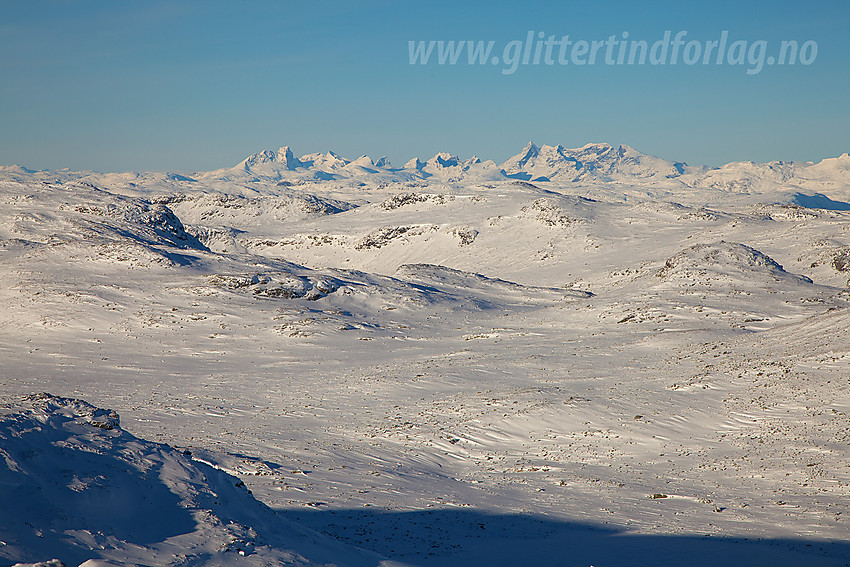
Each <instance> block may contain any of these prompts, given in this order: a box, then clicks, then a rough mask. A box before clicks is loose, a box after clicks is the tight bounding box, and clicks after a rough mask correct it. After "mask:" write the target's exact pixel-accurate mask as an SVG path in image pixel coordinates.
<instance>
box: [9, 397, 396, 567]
mask: <svg viewBox="0 0 850 567" xmlns="http://www.w3.org/2000/svg"><path fill="white" fill-rule="evenodd" d="M0 440H2V446H0V456H2V457H3V460H2V465H0V484H2V486H3V487H4V489H3V491H0V540H2V541H3V542H4V545H3V546H2V547H0V557H2V558H4V559H6V560H7V561H11V562H15V561H28V562H34V561H37V560H46V559H48V558H51V557H55V558H59V559H60V561H62V562H64V563H65V564H66V565H78V564H82V563H83V562H86V561H90V563H89V565H91V564H92V563H93V561H91V560H100V561H106V562H108V563H111V564H120V565H127V564H134V563H136V564H143V565H174V564H175V563H181V564H186V563H188V564H192V565H207V564H209V565H230V564H239V565H268V564H269V562H272V563H273V564H275V565H321V564H325V563H327V562H328V561H329V560H331V559H332V560H333V561H345V563H346V564H351V565H364V566H365V565H377V564H379V563H383V562H382V561H381V559H380V558H378V557H376V556H375V555H374V554H370V553H366V552H363V551H360V550H356V549H353V548H346V547H345V546H343V545H340V544H339V543H337V542H334V541H331V540H330V539H328V538H323V537H322V536H320V535H319V534H317V533H311V532H309V531H307V530H305V529H303V528H301V527H298V526H296V525H294V524H292V523H290V522H289V521H287V520H285V519H284V518H280V517H278V516H277V515H276V514H275V512H274V511H273V510H271V509H269V508H268V507H266V506H264V505H263V504H261V503H260V502H257V501H256V500H255V499H254V498H253V497H252V496H251V493H250V491H249V490H248V489H247V488H245V484H244V483H243V482H242V481H240V480H239V479H238V478H235V477H233V476H230V475H228V474H226V473H224V472H221V471H220V470H216V469H214V468H212V467H210V466H208V465H205V464H203V463H202V462H199V461H197V460H193V458H192V454H191V452H190V451H188V450H186V451H178V450H176V449H174V448H172V447H169V446H167V445H162V444H159V443H151V442H149V441H145V440H143V439H139V438H138V437H135V436H133V435H131V434H130V433H128V432H127V431H125V430H123V429H122V428H121V426H120V425H119V417H118V415H117V414H116V413H115V412H113V411H111V410H103V409H100V408H97V407H95V406H92V405H90V404H88V403H86V402H84V401H82V400H76V399H70V398H62V397H57V396H51V395H49V394H39V395H34V396H29V397H27V398H25V399H23V400H20V401H19V402H15V403H4V404H3V405H2V406H0ZM383 564H385V565H390V562H386V563H383Z"/></svg>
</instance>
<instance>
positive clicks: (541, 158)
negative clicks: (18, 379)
mask: <svg viewBox="0 0 850 567" xmlns="http://www.w3.org/2000/svg"><path fill="white" fill-rule="evenodd" d="M704 169H705V168H690V167H688V166H687V165H685V164H683V163H680V162H671V161H666V160H663V159H660V158H657V157H653V156H649V155H646V154H642V153H640V152H638V151H636V150H634V149H633V148H630V147H629V146H623V145H621V146H619V147H616V148H615V147H614V146H611V145H610V144H606V143H596V144H587V145H585V146H583V147H581V148H577V149H567V148H564V147H563V146H561V145H558V146H546V145H544V146H541V147H538V146H536V145H535V144H534V143H533V142H529V143H528V144H527V145H526V146H525V147H524V148H523V149H522V151H521V152H520V153H518V154H517V155H515V156H513V157H511V158H509V159H508V160H506V161H505V162H504V163H502V164H501V165H497V164H496V163H495V162H494V161H492V160H486V161H482V160H481V159H479V158H478V157H476V156H473V157H471V158H469V159H460V158H459V157H458V156H456V155H452V154H449V153H445V152H441V153H438V154H436V155H435V156H434V157H432V158H430V159H428V160H426V161H422V160H420V159H419V158H418V157H417V158H413V159H411V160H409V161H408V162H406V163H405V164H404V165H403V166H402V167H400V168H394V167H392V166H391V164H390V162H389V160H388V159H387V158H386V157H381V158H380V159H378V160H372V159H371V158H370V157H369V156H365V155H364V156H361V157H359V158H357V159H355V160H349V159H345V158H343V157H340V156H339V155H337V154H335V153H334V152H330V151H329V152H327V153H325V154H321V153H316V154H307V155H304V156H301V157H300V158H296V157H295V155H294V154H293V153H292V149H291V148H290V147H289V146H284V147H282V148H280V149H278V150H277V151H274V150H263V151H261V152H258V153H255V154H252V155H250V156H248V157H247V158H245V159H244V160H242V161H241V162H239V164H237V165H236V166H235V167H233V168H231V169H230V170H219V172H220V173H223V172H225V171H230V172H238V173H248V174H252V175H258V176H263V177H268V176H272V177H274V176H279V177H281V178H283V177H288V175H287V173H286V172H295V173H301V174H306V175H308V176H309V175H311V174H312V176H314V177H316V178H319V179H325V180H329V179H342V178H350V177H357V176H361V175H364V174H365V175H369V174H371V175H377V176H379V177H389V178H399V179H402V180H411V179H417V178H418V179H427V178H430V177H435V178H438V179H446V180H454V181H460V180H461V179H465V178H479V179H480V178H489V179H493V180H499V179H501V180H504V179H519V180H523V181H582V180H600V181H610V180H612V179H613V178H614V177H617V176H630V177H637V178H644V179H646V178H656V177H657V178H665V179H666V178H672V177H677V176H680V175H682V174H683V173H684V172H685V171H686V170H689V171H703V170H704Z"/></svg>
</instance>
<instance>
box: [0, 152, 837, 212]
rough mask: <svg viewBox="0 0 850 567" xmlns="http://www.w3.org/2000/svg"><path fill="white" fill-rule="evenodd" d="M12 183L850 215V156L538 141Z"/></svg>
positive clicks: (27, 176) (16, 173)
mask: <svg viewBox="0 0 850 567" xmlns="http://www.w3.org/2000/svg"><path fill="white" fill-rule="evenodd" d="M4 180H5V181H19V182H31V181H41V182H45V183H56V182H58V183H63V182H67V181H83V182H86V183H90V184H94V185H97V186H103V187H112V188H120V189H122V190H125V191H127V192H130V193H135V192H137V191H148V192H149V191H186V190H208V189H215V190H220V191H224V192H236V193H245V194H266V193H268V192H269V191H273V192H274V191H279V190H280V189H279V188H280V187H288V186H294V185H304V184H314V183H324V182H329V181H332V182H339V183H341V184H343V185H348V186H355V187H356V186H373V187H374V186H382V185H390V184H393V183H405V184H430V183H448V184H470V183H472V184H498V183H504V182H506V181H523V182H531V183H542V184H550V186H552V187H557V186H562V185H569V184H579V185H593V186H601V187H607V188H610V189H612V190H619V191H622V190H624V188H626V187H627V188H630V190H641V191H644V192H647V193H648V194H651V195H655V196H659V195H661V194H667V195H671V196H672V195H679V198H683V197H682V195H681V194H682V192H683V191H684V192H686V193H687V194H688V195H689V196H690V197H694V195H696V194H697V193H698V194H699V195H701V196H702V197H700V198H701V199H702V201H703V202H704V203H708V202H712V201H713V200H714V199H716V198H725V197H724V196H727V197H728V195H729V194H735V195H738V196H759V195H761V196H766V197H765V198H766V199H767V201H769V202H782V203H786V204H798V205H802V206H806V207H814V208H826V209H835V210H850V204H848V203H850V154H847V153H844V154H842V155H840V156H838V157H834V158H827V159H824V160H822V161H820V162H818V163H812V162H783V161H772V162H768V163H755V162H749V161H743V162H732V163H728V164H726V165H723V166H720V167H707V166H691V165H688V164H686V163H683V162H680V161H670V160H666V159H662V158H660V157H656V156H652V155H648V154H644V153H641V152H639V151H637V150H635V149H634V148H632V147H629V146H626V145H620V146H612V145H611V144H607V143H604V142H600V143H591V144H585V145H584V146H582V147H580V148H572V149H570V148H565V147H564V146H561V145H556V146H548V145H543V146H537V145H536V144H534V143H533V142H529V143H528V144H526V146H525V147H524V148H523V149H522V150H521V151H520V152H519V153H518V154H516V155H514V156H512V157H510V158H508V159H507V160H505V161H504V162H502V163H501V164H497V163H496V162H494V161H493V160H481V159H479V158H478V157H477V156H473V157H471V158H467V159H462V158H460V157H458V156H457V155H453V154H450V153H446V152H441V153H438V154H436V155H434V156H433V157H431V158H430V159H427V160H425V161H423V160H421V159H420V158H418V157H415V158H413V159H410V160H409V161H407V162H406V163H404V165H402V166H401V167H395V166H393V165H392V164H391V163H390V160H389V159H387V157H386V156H384V157H381V158H379V159H372V158H371V157H369V156H366V155H364V156H360V157H358V158H357V159H348V158H344V157H342V156H340V155H338V154H336V153H334V152H332V151H328V152H326V153H313V154H306V155H302V156H300V157H296V155H295V153H294V152H293V151H292V149H291V148H290V147H289V146H283V147H281V148H279V149H278V150H270V149H269V150H263V151H260V152H257V153H255V154H252V155H250V156H248V157H246V158H245V159H243V160H242V161H240V162H239V163H238V164H236V165H235V166H232V167H225V168H222V169H217V170H213V171H206V172H197V173H188V174H175V173H168V172H145V173H137V172H125V173H95V172H91V171H84V172H75V171H70V170H59V171H33V170H31V169H27V168H25V167H21V166H17V165H10V166H0V181H4ZM276 188H278V189H276ZM827 195H828V196H827ZM703 197H704V198H703ZM694 198H695V197H694ZM759 199H761V197H759ZM692 200H693V199H692ZM698 200H699V199H698ZM761 200H765V199H761Z"/></svg>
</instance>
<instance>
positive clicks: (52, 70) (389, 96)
mask: <svg viewBox="0 0 850 567" xmlns="http://www.w3.org/2000/svg"><path fill="white" fill-rule="evenodd" d="M848 29H850V3H848V2H846V1H843V0H842V1H830V2H826V1H822V2H817V1H815V2H809V3H806V4H804V3H802V2H783V1H772V2H742V1H740V0H739V1H735V2H725V1H713V2H701V3H697V2H681V1H677V2H660V1H659V2H646V3H639V2H619V1H610V0H609V1H607V2H604V3H601V2H587V1H582V2H572V1H557V2H538V3H534V4H533V5H532V6H528V5H525V4H523V3H519V2H516V1H511V2H503V1H488V2H468V3H462V4H461V3H455V2H421V3H413V2H400V1H397V0H396V1H363V2H357V3H354V2H331V1H324V0H313V1H310V2H298V3H295V2H272V1H267V2H250V1H248V2H239V3H237V2H215V1H191V2H190V1H181V0H169V1H167V2H157V1H150V2H115V1H112V0H110V1H100V2H95V1H86V0H80V1H70V0H68V1H55V2H47V1H41V0H28V1H27V2H12V1H6V2H2V3H0V72H2V77H3V80H2V82H0V102H1V103H2V104H0V164H12V163H18V164H21V165H25V166H28V167H32V168H38V169H44V168H47V169H56V168H62V167H69V168H72V169H95V170H100V171H124V170H187V171H189V170H206V169H214V168H217V167H224V166H229V165H232V164H235V163H237V162H238V161H240V160H241V159H242V158H243V157H245V156H246V155H248V154H251V153H253V152H255V151H259V150H261V149H264V148H277V147H278V146H281V145H290V146H292V147H293V150H294V151H295V153H296V155H300V154H304V153H309V152H319V151H326V150H329V149H330V150H333V151H335V152H337V153H339V154H341V155H343V156H345V157H350V158H354V157H357V156H359V155H362V154H368V155H370V156H372V157H373V158H377V157H379V156H381V155H384V154H386V155H388V156H389V157H390V158H391V160H392V161H393V163H394V164H396V165H401V164H402V163H403V162H404V161H406V160H407V159H409V158H411V157H415V156H418V157H421V158H427V157H430V156H431V155H433V154H434V153H436V152H438V151H448V152H451V153H455V154H459V155H460V156H461V157H469V156H471V155H473V154H477V155H478V156H479V157H482V158H489V159H495V160H496V161H501V160H504V159H505V158H507V157H509V156H510V155H512V154H515V153H517V152H518V151H519V150H520V149H521V148H522V146H523V145H525V143H526V142H527V141H528V140H534V141H535V142H536V143H538V144H558V143H560V144H563V145H565V146H567V147H577V146H581V145H583V144H584V143H586V142H591V141H607V142H609V143H612V144H620V143H623V144H628V145H630V146H633V147H635V148H636V149H638V150H640V151H643V152H645V153H650V154H654V155H659V156H661V157H664V158H667V159H675V160H681V161H686V162H688V163H691V164H709V165H720V164H722V163H726V162H728V161H732V160H754V161H769V160H774V159H778V160H809V161H817V160H820V159H822V158H824V157H830V156H836V155H839V154H841V153H843V152H847V151H850V108H848V103H847V100H848V98H850V97H848V93H850V33H848V32H847V30H848ZM665 30H671V31H672V32H673V33H674V34H675V33H676V32H678V31H686V32H687V36H686V39H687V40H698V41H700V42H705V41H709V40H716V39H717V38H718V37H719V36H720V34H721V32H722V31H724V30H726V31H728V32H729V37H730V41H732V40H744V41H747V42H748V44H749V45H752V43H753V42H756V41H759V40H764V41H766V42H768V46H767V48H766V50H765V52H766V53H768V54H771V53H775V52H778V49H779V47H778V46H779V43H780V41H782V40H796V41H798V42H799V43H800V44H802V43H803V42H805V41H807V40H813V41H814V42H816V43H817V56H816V58H815V59H814V61H813V62H811V64H809V65H803V64H800V63H799V62H798V63H797V64H796V65H785V66H765V67H764V68H763V69H762V70H761V72H759V73H757V74H747V72H746V69H747V68H751V67H750V66H749V65H743V66H742V65H731V64H723V65H715V64H709V65H702V64H699V63H697V64H695V65H684V64H682V63H681V61H680V62H679V63H678V64H675V65H671V64H667V65H655V66H653V65H649V64H646V65H619V66H618V65H605V64H603V63H602V62H601V61H599V62H597V64H595V65H585V66H577V65H571V64H567V65H559V64H556V65H551V66H547V65H544V64H540V65H536V66H535V65H530V64H529V65H526V66H519V67H518V68H517V70H516V72H515V73H513V74H510V75H506V74H504V73H502V72H501V70H502V69H503V68H504V67H503V66H500V65H489V64H487V65H469V64H468V63H467V62H466V61H465V58H464V59H462V60H461V62H459V63H458V64H456V65H448V64H446V65H438V64H436V62H433V61H432V62H431V63H429V64H427V65H411V64H410V63H409V54H408V41H410V40H414V41H419V40H423V41H429V40H435V41H436V40H456V41H458V40H473V41H491V40H492V41H494V42H495V47H494V53H495V54H498V55H500V54H502V53H503V46H505V45H506V44H507V43H508V42H510V41H512V40H525V38H526V35H527V33H528V32H529V31H534V32H541V31H542V32H544V34H545V35H546V36H547V37H548V36H549V35H554V36H557V37H558V38H560V37H562V36H564V35H569V36H570V38H571V39H572V40H582V39H583V40H587V41H592V40H604V39H606V38H607V37H609V36H610V35H612V34H613V35H616V36H617V37H618V38H619V37H621V34H622V33H623V32H628V34H629V38H630V39H633V40H645V41H647V43H648V44H650V45H651V44H652V43H653V42H655V41H657V40H659V39H661V38H662V37H663V33H664V31H665ZM464 57H465V56H464Z"/></svg>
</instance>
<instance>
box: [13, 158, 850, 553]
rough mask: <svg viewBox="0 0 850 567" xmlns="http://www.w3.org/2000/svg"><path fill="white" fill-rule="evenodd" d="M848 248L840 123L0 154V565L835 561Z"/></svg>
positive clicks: (849, 215) (849, 342) (848, 473)
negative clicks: (739, 132)
mask: <svg viewBox="0 0 850 567" xmlns="http://www.w3.org/2000/svg"><path fill="white" fill-rule="evenodd" d="M848 279H850V155H848V154H843V155H842V156H840V157H836V158H830V159H825V160H823V161H821V162H819V163H797V162H771V163H766V164H760V163H751V162H737V163H731V164H727V165H725V166H722V167H719V168H708V167H694V166H689V165H686V164H684V163H681V162H674V161H667V160H664V159H661V158H657V157H653V156H648V155H645V154H641V153H640V152H638V151H636V150H634V149H632V148H630V147H628V146H619V147H614V146H610V145H608V144H601V143H600V144H588V145H586V146H584V147H582V148H578V149H567V148H563V147H561V146H541V147H538V146H536V145H534V144H532V143H529V144H528V145H527V146H526V147H525V148H523V150H522V151H521V152H520V153H519V154H517V155H516V156H514V157H512V158H510V159H508V160H507V161H505V162H504V163H502V164H496V163H494V162H493V161H482V160H480V159H478V158H476V157H473V158H469V159H461V158H459V157H457V156H453V155H451V154H448V153H440V154H437V155H436V156H434V157H433V158H431V159H428V160H426V161H421V160H419V159H418V158H414V159H412V160H410V161H409V162H407V163H406V164H404V165H403V166H401V167H395V166H393V165H391V164H390V163H389V161H388V160H387V159H386V158H381V159H377V160H373V159H371V158H369V157H367V156H363V157H360V158H358V159H355V160H349V159H346V158H342V157H340V156H339V155H337V154H334V153H333V152H328V153H326V154H308V155H304V156H301V157H295V154H293V152H292V150H291V149H290V148H288V147H284V148H281V149H279V150H266V151H262V152H259V153H257V154H254V155H252V156H249V157H248V158H246V159H245V160H243V161H242V162H240V163H239V164H238V165H236V166H234V167H230V168H224V169H219V170H215V171H209V172H194V173H190V172H181V173H166V172H145V173H134V172H127V173H96V172H76V171H69V170H60V171H33V170H30V169H26V168H24V167H21V166H3V167H0V282H2V286H0V302H2V309H0V566H4V565H9V566H11V565H13V564H16V563H21V564H41V565H44V566H45V567H53V566H57V565H59V564H60V563H61V564H64V565H66V566H74V567H76V566H77V565H85V566H86V567H103V566H111V565H139V566H166V565H168V566H172V565H173V566H178V565H179V566H184V565H185V566H195V565H198V566H200V565H228V566H229V565H257V566H259V565H263V566H265V565H338V566H347V565H356V566H369V567H372V566H374V567H377V566H379V565H383V566H390V565H423V566H427V565H452V566H453V565H504V566H513V565H565V566H583V567H587V566H590V565H593V566H596V567H608V566H643V565H646V566H650V565H695V566H709V565H716V566H729V565H749V566H753V565H756V566H758V565H765V566H766V565H771V566H774V565H780V566H781V565H785V566H798V565H804V566H815V565H816V566H839V565H850V290H848ZM52 560H56V561H52Z"/></svg>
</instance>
